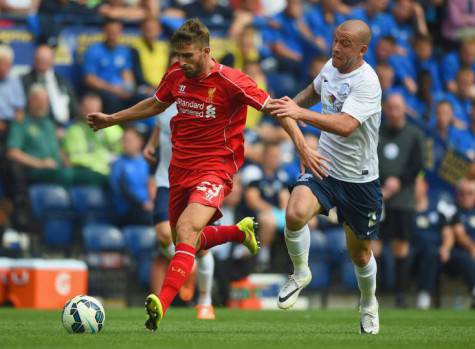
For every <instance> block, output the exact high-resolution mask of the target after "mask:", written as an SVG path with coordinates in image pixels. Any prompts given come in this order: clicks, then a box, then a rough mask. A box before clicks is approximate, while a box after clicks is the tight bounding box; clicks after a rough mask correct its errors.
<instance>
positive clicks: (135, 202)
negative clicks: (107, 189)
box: [110, 127, 153, 226]
mask: <svg viewBox="0 0 475 349" xmlns="http://www.w3.org/2000/svg"><path fill="white" fill-rule="evenodd" d="M122 146H123V149H124V154H123V155H122V156H121V157H119V159H117V161H116V162H115V163H114V164H113V166H112V171H111V174H110V186H111V189H112V196H113V199H114V200H113V202H114V206H115V211H116V213H117V218H118V224H119V225H121V226H124V225H148V226H152V225H153V223H152V212H153V202H152V200H151V198H150V194H149V192H148V177H149V168H148V164H147V162H146V161H145V158H144V157H143V155H142V146H143V139H142V136H141V135H140V133H139V132H138V131H137V130H136V129H134V128H131V127H130V128H126V129H125V130H124V135H123V138H122Z"/></svg>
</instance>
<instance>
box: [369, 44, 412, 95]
mask: <svg viewBox="0 0 475 349" xmlns="http://www.w3.org/2000/svg"><path fill="white" fill-rule="evenodd" d="M370 63H371V64H372V65H376V64H380V63H387V64H389V65H391V67H392V68H393V70H394V78H395V83H396V84H397V85H401V86H402V87H404V89H405V92H404V93H403V94H405V95H406V94H415V93H416V92H417V83H416V81H415V80H414V78H413V77H412V76H411V72H412V64H411V61H410V59H409V58H408V57H406V56H402V55H400V54H398V47H397V45H396V40H395V39H394V38H393V37H392V36H384V37H382V38H381V39H380V40H379V42H378V43H377V44H376V62H370Z"/></svg>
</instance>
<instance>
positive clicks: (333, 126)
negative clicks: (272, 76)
mask: <svg viewBox="0 0 475 349" xmlns="http://www.w3.org/2000/svg"><path fill="white" fill-rule="evenodd" d="M271 115H273V116H275V117H277V118H279V119H282V118H291V119H294V120H296V121H302V122H305V123H308V124H310V125H313V126H315V127H317V128H319V129H320V130H322V131H326V132H331V133H334V134H337V135H339V136H343V137H349V136H350V135H351V134H352V133H353V131H354V130H356V129H357V128H358V126H359V125H360V123H359V121H358V120H357V119H355V118H354V117H352V116H351V115H349V114H347V113H340V114H338V115H334V114H321V113H317V112H313V111H311V110H308V109H305V108H302V107H300V106H298V105H297V103H295V101H293V100H292V99H291V98H289V97H287V96H286V97H283V98H282V99H279V100H275V102H274V103H273V108H272V111H271Z"/></svg>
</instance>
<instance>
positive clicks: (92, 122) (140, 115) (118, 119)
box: [87, 97, 169, 131]
mask: <svg viewBox="0 0 475 349" xmlns="http://www.w3.org/2000/svg"><path fill="white" fill-rule="evenodd" d="M168 106H169V104H167V103H162V102H159V101H158V100H157V99H156V98H155V97H149V98H147V99H144V100H143V101H141V102H139V103H137V104H135V105H134V106H132V107H130V108H127V109H124V110H121V111H119V112H117V113H114V114H110V115H108V114H104V113H91V114H89V115H88V116H87V123H88V124H89V126H90V127H91V128H92V129H93V130H94V131H97V130H100V129H102V128H106V127H109V126H112V125H117V124H120V123H123V122H128V121H135V120H140V119H144V118H148V117H150V116H152V115H157V114H160V113H162V112H163V111H165V109H167V108H168Z"/></svg>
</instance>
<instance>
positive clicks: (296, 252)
mask: <svg viewBox="0 0 475 349" xmlns="http://www.w3.org/2000/svg"><path fill="white" fill-rule="evenodd" d="M285 244H286V245H287V251H288V252H289V256H290V259H291V260H292V263H293V265H294V275H295V276H296V277H297V278H302V277H305V276H307V274H308V253H309V250H310V229H309V228H308V225H304V226H303V227H302V228H301V229H299V230H290V229H288V228H287V226H286V227H285Z"/></svg>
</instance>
